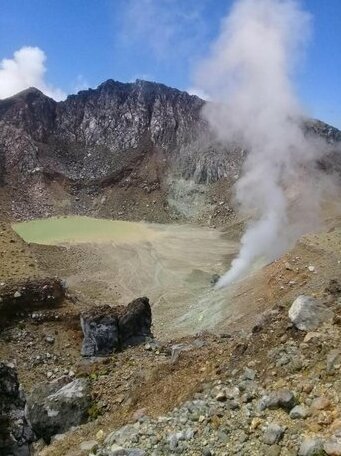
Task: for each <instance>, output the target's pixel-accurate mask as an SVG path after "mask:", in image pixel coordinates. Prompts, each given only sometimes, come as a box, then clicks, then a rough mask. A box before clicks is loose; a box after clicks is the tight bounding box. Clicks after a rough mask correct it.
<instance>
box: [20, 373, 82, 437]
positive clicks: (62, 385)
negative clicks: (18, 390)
mask: <svg viewBox="0 0 341 456" xmlns="http://www.w3.org/2000/svg"><path fill="white" fill-rule="evenodd" d="M90 405H91V397H90V385H89V382H88V381H87V380H86V379H84V378H81V379H76V380H73V381H72V382H70V380H69V378H68V377H61V378H59V379H57V380H55V381H53V382H51V383H47V384H41V385H39V386H37V387H36V388H35V389H34V390H33V391H32V393H31V394H30V396H29V397H28V398H27V415H28V419H29V420H30V423H31V425H32V428H33V430H34V432H35V434H36V435H37V436H38V437H39V438H43V439H44V440H45V442H46V443H50V440H51V437H52V436H53V435H55V434H63V433H64V432H66V431H67V430H69V429H70V428H71V427H72V426H78V425H80V424H82V423H84V422H85V421H86V419H87V417H88V409H89V408H90Z"/></svg>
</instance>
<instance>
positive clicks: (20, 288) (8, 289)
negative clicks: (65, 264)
mask: <svg viewBox="0 0 341 456" xmlns="http://www.w3.org/2000/svg"><path fill="white" fill-rule="evenodd" d="M64 297H65V287H64V285H63V283H62V281H61V280H59V279H56V278H32V279H23V280H17V279H9V280H6V281H5V282H1V285H0V316H1V319H2V320H3V319H4V318H5V317H6V316H9V315H12V314H15V313H17V312H25V311H28V310H32V309H36V308H54V307H55V306H57V305H58V304H59V303H60V302H61V301H62V300H63V299H64Z"/></svg>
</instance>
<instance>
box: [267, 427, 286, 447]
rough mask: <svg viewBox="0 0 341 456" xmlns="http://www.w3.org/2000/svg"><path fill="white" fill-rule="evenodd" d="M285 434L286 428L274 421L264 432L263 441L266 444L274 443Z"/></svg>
mask: <svg viewBox="0 0 341 456" xmlns="http://www.w3.org/2000/svg"><path fill="white" fill-rule="evenodd" d="M283 435H284V429H283V428H282V427H281V426H279V425H278V424H275V423H272V424H270V425H269V426H268V427H267V428H266V430H265V432H264V434H263V442H264V443H266V445H274V444H275V443H278V442H279V441H280V440H281V439H282V437H283Z"/></svg>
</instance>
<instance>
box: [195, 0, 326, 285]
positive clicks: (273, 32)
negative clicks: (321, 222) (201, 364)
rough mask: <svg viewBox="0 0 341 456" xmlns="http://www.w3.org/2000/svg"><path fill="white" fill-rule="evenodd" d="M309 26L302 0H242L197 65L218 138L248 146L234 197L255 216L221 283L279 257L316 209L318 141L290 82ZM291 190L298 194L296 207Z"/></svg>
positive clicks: (211, 121)
mask: <svg viewBox="0 0 341 456" xmlns="http://www.w3.org/2000/svg"><path fill="white" fill-rule="evenodd" d="M309 31H310V16H309V14H308V13H306V12H305V11H303V10H302V9H301V8H300V5H299V3H298V2H297V1H294V0H239V1H237V2H236V3H235V4H234V6H233V8H232V10H231V13H230V14H229V16H228V17H227V18H225V20H224V21H223V24H222V30H221V34H220V36H219V38H218V40H217V42H216V43H215V45H214V47H213V49H212V53H211V56H210V57H209V58H208V59H207V60H206V61H204V62H203V63H202V65H201V67H200V68H199V72H198V79H197V81H196V83H197V85H198V86H199V87H200V88H202V89H203V90H205V92H208V94H209V95H210V96H211V98H212V100H216V102H213V103H209V104H207V105H206V107H205V109H204V116H205V117H206V119H207V120H208V121H209V123H210V125H211V126H212V128H213V129H214V130H215V131H216V133H217V135H218V137H219V138H220V139H221V140H223V141H225V142H226V143H231V142H238V143H239V144H240V143H242V144H243V145H244V147H245V148H246V149H247V151H248V155H247V158H246V161H245V163H244V168H243V174H242V176H241V178H240V179H239V181H238V182H237V185H236V197H237V200H238V202H239V203H240V205H241V209H242V210H243V211H245V213H248V214H250V213H253V221H252V222H251V223H250V224H249V226H248V227H247V230H246V232H245V234H244V236H243V237H242V240H241V249H240V252H239V255H238V257H237V258H236V259H235V260H234V261H233V262H232V265H231V268H230V270H229V271H228V272H227V273H226V274H225V275H224V276H223V277H222V278H221V279H220V281H219V282H218V284H217V286H218V287H223V286H226V285H228V284H230V283H231V282H233V281H234V280H236V279H237V278H239V277H240V276H241V275H243V274H244V273H245V272H246V271H247V270H248V268H249V267H250V265H251V264H252V262H253V261H255V260H256V259H258V258H264V259H266V260H268V261H270V260H273V259H274V258H276V257H277V256H278V255H279V254H280V253H282V252H283V251H284V250H285V249H286V248H288V246H289V245H290V244H291V243H292V242H293V241H294V240H295V239H297V237H298V236H299V235H300V234H302V233H303V232H304V231H306V230H307V228H308V227H309V225H310V224H311V223H312V222H313V220H312V217H314V216H315V215H316V214H317V212H318V202H319V201H320V197H319V194H318V192H319V186H318V185H316V180H315V179H316V173H315V172H313V170H312V167H313V166H312V163H314V159H316V158H317V157H318V154H319V151H320V148H319V147H317V146H316V144H313V143H312V142H310V141H308V139H307V138H306V137H305V136H304V133H303V131H302V128H301V126H302V123H303V118H304V112H303V109H302V108H301V106H300V104H299V102H298V101H297V99H296V97H295V94H294V90H293V85H292V82H291V78H292V72H293V70H294V68H295V66H296V64H297V62H298V60H299V58H300V56H301V52H302V50H303V48H304V45H305V43H306V41H307V39H308V37H309ZM303 176H304V177H303ZM302 184H303V185H302ZM293 194H295V196H296V197H297V196H299V209H297V207H296V210H295V211H294V210H292V204H291V202H292V196H293ZM307 216H309V217H307ZM310 228H311V225H310Z"/></svg>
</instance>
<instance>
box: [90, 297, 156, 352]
mask: <svg viewBox="0 0 341 456" xmlns="http://www.w3.org/2000/svg"><path fill="white" fill-rule="evenodd" d="M151 324H152V312H151V308H150V304H149V299H148V298H137V299H135V300H134V301H132V302H131V303H129V304H128V305H127V307H123V306H117V307H110V306H99V307H94V308H93V309H91V310H88V311H87V312H84V313H83V314H82V315H81V327H82V330H83V334H84V339H83V344H82V350H81V354H82V355H83V356H86V357H87V356H107V355H110V354H111V353H113V352H115V351H117V350H119V349H120V348H123V347H126V346H128V345H136V344H138V343H141V342H144V341H145V340H146V338H147V337H152V333H151Z"/></svg>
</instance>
